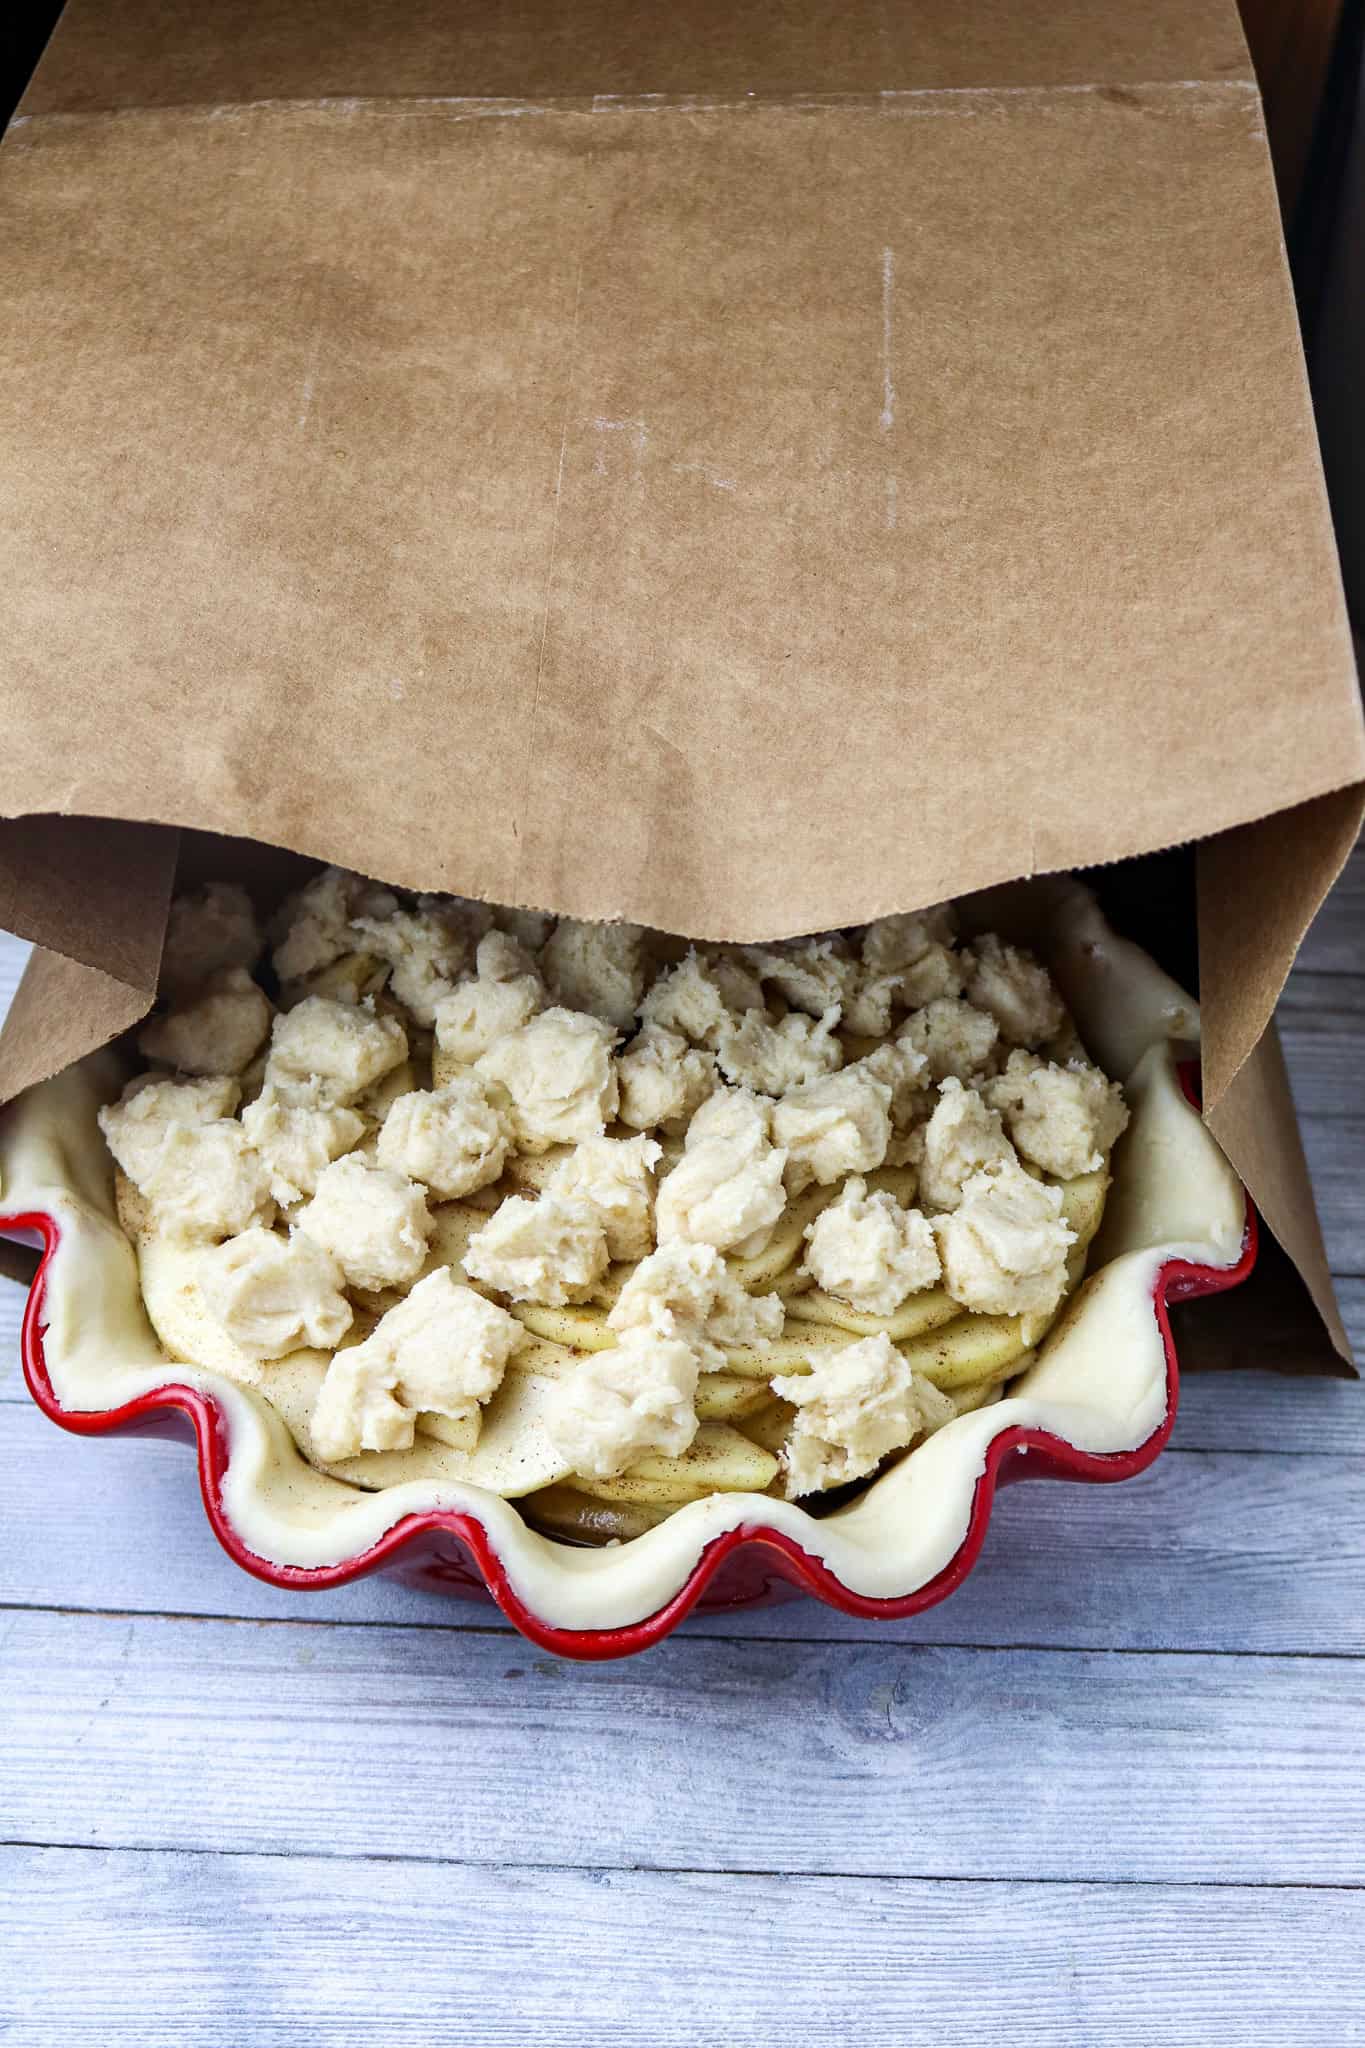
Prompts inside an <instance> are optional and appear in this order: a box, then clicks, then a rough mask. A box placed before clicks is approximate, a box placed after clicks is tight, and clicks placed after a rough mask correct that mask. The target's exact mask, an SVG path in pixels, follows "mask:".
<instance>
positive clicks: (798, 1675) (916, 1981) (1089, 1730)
mask: <svg viewBox="0 0 1365 2048" xmlns="http://www.w3.org/2000/svg"><path fill="white" fill-rule="evenodd" d="M0 948H4V949H5V950H3V951H0V963H3V964H2V965H0V974H3V975H4V976H5V977H6V979H7V980H8V981H9V982H12V980H13V978H14V973H15V972H16V971H17V966H18V962H19V959H20V955H21V949H20V948H19V947H18V946H17V945H16V944H14V942H12V941H0ZM1281 1023H1282V1028H1283V1030H1284V1034H1285V1040H1286V1045H1287V1049H1288V1053H1289V1057H1290V1062H1291V1066H1292V1071H1293V1076H1294V1083H1295V1087H1296V1090H1297V1093H1298V1098H1299V1102H1300V1106H1301V1109H1302V1112H1303V1121H1304V1130H1305V1134H1306V1137H1307V1141H1308V1148H1309V1152H1310V1156H1311V1159H1312V1164H1313V1168H1314V1172H1315V1176H1316V1182H1317V1188H1318V1194H1319V1199H1320V1202H1321V1206H1322V1209H1323V1214H1324V1220H1325V1225H1326V1231H1327V1239H1328V1244H1329V1248H1330V1251H1331V1255H1332V1261H1333V1265H1334V1267H1335V1269H1336V1271H1337V1272H1338V1274H1339V1275H1340V1288H1341V1293H1342V1297H1343V1301H1344V1304H1345V1309H1346V1313H1347V1317H1348V1320H1349V1321H1350V1322H1351V1324H1352V1326H1353V1330H1354V1334H1355V1339H1356V1342H1357V1344H1358V1345H1359V1346H1360V1347H1361V1348H1362V1350H1365V1082H1363V1081H1362V1075H1363V1074H1365V860H1363V859H1361V858H1359V857H1358V858H1357V860H1356V862H1355V863H1354V866H1353V868H1352V869H1351V871H1350V872H1349V873H1348V875H1347V877H1346V879H1345V881H1344V882H1343V884H1342V886H1341V887H1340V888H1339V889H1338V891H1337V892H1336V894H1335V896H1334V897H1333V899H1332V900H1331V902H1330V903H1329V904H1328V906H1327V908H1326V910H1325V911H1324V913H1323V916H1322V918H1321V919H1320V921H1319V923H1318V926H1317V927H1316V929H1315V931H1314V933H1313V935H1312V937H1311V938H1310V940H1309V943H1308V945H1307V947H1306V949H1305V951H1304V955H1303V959H1302V963H1301V965H1300V966H1299V968H1298V969H1297V970H1296V972H1295V974H1294V977H1293V980H1292V981H1291V983H1290V987H1289V990H1288V992H1287V995H1286V997H1285V1002H1284V1006H1283V1011H1282V1017H1281ZM19 1305H20V1304H19V1293H18V1289H17V1288H13V1287H0V1503H2V1504H3V1505H2V1507H0V1602H2V1603H3V1613H0V1643H3V1651H2V1652H0V1720H2V1721H3V1734H2V1736H0V1837H3V1840H4V1843H5V1846H4V1848H3V1849H2V1850H0V1857H2V1858H3V1877H0V1887H2V1888H3V1906H2V1908H0V2041H3V2042H5V2043H7V2044H8V2043H13V2044H15V2048H18V2044H20V2043H22V2044H24V2048H70V2044H72V2043H73V2042H75V2041H77V2040H82V2041H84V2040H91V2041H97V2042H99V2043H100V2044H101V2048H116V2044H121V2043H128V2044H133V2043H136V2044H137V2048H149V2044H152V2043H159V2042H163V2041H164V2042H171V2041H174V2042H175V2043H177V2044H178V2048H192V2044H199V2043H202V2044H206V2048H207V2044H213V2048H221V2044H223V2043H224V2042H232V2043H234V2044H237V2043H240V2044H243V2048H245V2044H257V2043H262V2044H276V2043H278V2044H281V2048H283V2044H285V2043H288V2044H290V2048H298V2044H308V2048H318V2044H327V2048H331V2044H340V2043H346V2044H351V2043H356V2044H359V2043H364V2044H366V2048H375V2044H378V2048H399V2044H405V2043H411V2044H414V2048H430V2044H434V2043H436V2042H438V2041H440V2042H446V2041H449V2042H451V2043H455V2044H458V2048H471V2044H475V2043H477V2044H484V2043H495V2042H497V2043H508V2044H516V2048H523V2044H527V2043H536V2044H544V2048H559V2044H579V2043H582V2044H597V2043H636V2042H640V2043H650V2044H658V2048H668V2044H673V2043H680V2044H682V2043H685V2044H687V2048H707V2044H712V2043H714V2044H724V2048H732V2044H750V2043H752V2044H768V2043H772V2042H776V2041H779V2040H788V2039H790V2040H793V2041H797V2042H800V2043H801V2044H802V2048H816V2044H822V2043H826V2042H830V2043H833V2042H840V2043H843V2042H846V2041H852V2042H857V2041H860V2040H866V2041H868V2042H887V2043H894V2044H901V2043H911V2042H913V2043H921V2042H922V2043H924V2044H927V2048H953V2044H957V2043H967V2042H971V2043H973V2044H983V2043H993V2042H999V2043H1011V2044H1013V2043H1017V2042H1019V2041H1021V2040H1024V2039H1028V2040H1034V2041H1038V2042H1041V2043H1045V2044H1048V2048H1059V2044H1064V2043H1065V2044H1070V2043H1092V2042H1103V2043H1105V2044H1106V2048H1120V2044H1128V2043H1132V2044H1135V2048H1156V2044H1159V2043H1170V2044H1172V2048H1189V2044H1194V2043H1199V2044H1204V2043H1214V2042H1217V2043H1222V2042H1227V2043H1229V2044H1233V2043H1235V2044H1237V2048H1257V2044H1265V2048H1295V2044H1305V2043H1310V2042H1311V2043H1314V2044H1316V2043H1327V2042H1331V2043H1333V2044H1334V2048H1345V2044H1348V2043H1352V2042H1360V2041H1365V1889H1362V1886H1365V1765H1363V1764H1362V1753H1363V1750H1365V1662H1362V1653H1363V1652H1365V1386H1362V1385H1359V1384H1343V1383H1341V1382H1332V1381H1317V1382H1304V1381H1302V1380H1297V1381H1293V1380H1281V1379H1277V1378H1275V1377H1274V1376H1272V1375H1270V1374H1265V1373H1251V1372H1248V1373H1240V1374H1235V1375H1229V1376H1227V1377H1223V1378H1219V1379H1217V1380H1210V1379H1203V1380H1196V1381H1195V1382H1193V1383H1192V1384H1188V1385H1187V1387H1186V1391H1185V1396H1184V1400H1183V1403H1182V1408H1181V1413H1180V1419H1179V1422H1178V1424H1177V1428H1176V1433H1175V1438H1174V1443H1173V1446H1172V1448H1171V1450H1170V1451H1169V1452H1168V1453H1167V1454H1166V1455H1165V1456H1164V1457H1163V1458H1162V1459H1161V1461H1160V1462H1159V1464H1158V1465H1157V1466H1156V1467H1155V1468H1154V1469H1153V1470H1152V1471H1151V1472H1150V1473H1148V1474H1147V1475H1146V1476H1145V1477H1143V1478H1141V1479H1138V1480H1136V1481H1133V1482H1131V1483H1129V1484H1127V1485H1124V1486H1122V1487H1116V1488H1113V1489H1109V1488H1104V1487H1068V1486H1026V1487H1018V1488H1014V1489H1012V1490H1011V1491H1009V1492H1008V1493H1006V1494H1004V1495H1003V1496H1002V1497H1001V1499H1000V1502H999V1504H998V1506H997V1508H996V1512H995V1517H994V1520H993V1523H992V1527H991V1532H990V1537H989V1541H988V1545H987V1550H986V1554H985V1557H984V1559H983V1561H982V1563H981V1565H980V1566H979V1568H978V1569H977V1571H976V1573H975V1575H974V1577H973V1578H972V1579H971V1580H970V1582H969V1583H968V1585H967V1586H966V1588H965V1589H964V1590H963V1591H962V1592H961V1593H959V1594H958V1595H957V1596H956V1597H955V1598H954V1599H952V1600H951V1601H949V1602H948V1603H947V1604H946V1605H944V1606H941V1607H939V1608H936V1609H935V1610H934V1611H933V1612H932V1613H930V1614H928V1615H927V1616H924V1617H922V1618H921V1619H919V1620H917V1621H914V1622H910V1623H907V1624H904V1625H901V1626H890V1627H889V1626H877V1625H875V1624H872V1623H862V1622H855V1621H849V1620H845V1619H843V1618H841V1617H839V1616H837V1615H834V1614H831V1613H830V1612H829V1611H828V1610H826V1609H825V1608H823V1607H820V1606H818V1605H816V1604H814V1603H813V1602H802V1603H800V1604H794V1605H790V1606H785V1607H778V1608H773V1609H771V1610H764V1611H759V1612H755V1613H752V1614H742V1615H725V1616H723V1617H721V1616H716V1617H710V1618H707V1617H702V1618H698V1619H694V1620H693V1621H691V1622H689V1623H688V1624H687V1625H686V1626H684V1627H683V1628H682V1629H681V1630H680V1631H679V1632H678V1634H677V1635H676V1636H675V1637H674V1638H672V1640H671V1641H669V1642H668V1643H667V1644H665V1645H664V1646H663V1647H661V1648H659V1649H656V1650H654V1651H652V1652H650V1653H649V1654H647V1655H646V1656H644V1657H640V1658H637V1659H634V1660H631V1661H629V1662H626V1663H623V1664H609V1665H605V1666H601V1667H598V1668H591V1667H580V1666H575V1665H571V1664H565V1663H559V1662H556V1661H555V1660H554V1659H552V1658H548V1657H544V1656H542V1655H541V1654H540V1653H539V1652H537V1651H535V1650H534V1649H532V1648H530V1647H529V1646H528V1645H527V1644H526V1643H525V1642H523V1641H522V1640H521V1639H520V1638H519V1637H517V1636H516V1635H514V1634H513V1633H512V1632H511V1631H510V1630H509V1629H508V1628H506V1627H505V1626H504V1625H503V1624H502V1622H501V1620H500V1619H499V1617H498V1616H497V1614H496V1612H495V1610H493V1609H492V1608H486V1607H479V1606H473V1605H465V1604H464V1603H462V1602H458V1601H452V1600H445V1599H442V1598H439V1597H437V1596H434V1595H422V1594H417V1593H413V1592H408V1591H403V1590H401V1589H397V1588H395V1587H394V1586H392V1585H391V1584H389V1583H387V1582H386V1581H382V1580H369V1581H367V1582H365V1583H363V1584H360V1585H356V1586H352V1587H349V1588H346V1589H343V1590H341V1591H338V1592H334V1593H328V1594H325V1595H318V1596H315V1597H311V1598H310V1597H307V1596H300V1597H290V1596H288V1595H286V1594H284V1593H282V1592H276V1591H273V1590H271V1589H269V1588H266V1587H263V1586H260V1585H258V1584H257V1583H256V1582H255V1581H254V1580H252V1579H250V1578H248V1577H247V1576H246V1575H245V1574H243V1573H241V1572H239V1571H238V1570H236V1568H235V1567H234V1566H233V1565H231V1564H230V1563H229V1562H228V1560H227V1559H226V1558H225V1557H224V1556H223V1555H222V1554H221V1553H220V1552H219V1550H218V1548H217V1546H216V1544H215V1543H214V1540H213V1538H212V1536H211V1535H210V1533H209V1530H208V1527H207V1524H206V1523H205V1521H204V1517H203V1513H202V1510H201V1508H200V1504H199V1499H198V1491H197V1488H196V1485H195V1481H194V1474H193V1470H192V1466H191V1460H190V1456H189V1454H188V1452H187V1451H185V1450H184V1449H182V1448H181V1447H179V1446H176V1445H170V1444H157V1443H150V1442H137V1441H124V1442H118V1441H94V1442H89V1443H86V1442H82V1441H80V1440H78V1439H76V1438H73V1437H70V1436H67V1435H65V1434H63V1433H62V1432H60V1431H58V1430H57V1429H55V1428H53V1427H52V1426H51V1424H49V1423H47V1422H46V1421H45V1420H44V1419H43V1417H42V1416H41V1415H40V1414H39V1413H38V1411H37V1410H36V1409H35V1408H34V1407H32V1406H31V1404H30V1403H29V1401H28V1398H27V1395H26V1394H25V1392H24V1388H23V1384H22V1381H21V1379H20V1375H19V1370H18V1364H17V1345H16V1331H17V1323H18V1313H19Z"/></svg>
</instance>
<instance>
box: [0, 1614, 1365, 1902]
mask: <svg viewBox="0 0 1365 2048" xmlns="http://www.w3.org/2000/svg"><path fill="white" fill-rule="evenodd" d="M3 1631H4V1632H3V1636H0V1642H2V1643H3V1655H4V1660H5V1666H6V1669H7V1672H8V1674H9V1687H8V1690H9V1694H10V1700H9V1706H8V1712H7V1719H8V1723H9V1727H8V1732H7V1736H6V1744H5V1773H6V1790H5V1827H6V1833H7V1835H8V1837H9V1838H10V1839H11V1840H13V1841H16V1842H30V1843H38V1844H51V1843H54V1842H55V1843H58V1844H66V1845H69V1846H77V1847H102V1848H118V1847H124V1848H174V1849H208V1848H216V1849H230V1850H250V1851H253V1852H261V1851H269V1852H272V1853H275V1854H279V1855H294V1854H305V1853H306V1854H325V1855H333V1856H402V1857H408V1858H414V1859H417V1860H422V1861H451V1862H458V1863H468V1864H478V1865H486V1866H490V1867H496V1866H498V1865H501V1864H507V1863H512V1864H526V1863H529V1864H533V1865H536V1866H537V1867H542V1868H544V1867H549V1866H559V1865H571V1866H583V1867H587V1868H593V1869H635V1868H638V1867H641V1866H644V1867H647V1868H653V1869H686V1870H697V1869H700V1870H714V1871H724V1870H740V1871H746V1870H747V1871H755V1872H768V1873H780V1872H786V1871H794V1872H804V1873H807V1874H823V1875H858V1876H887V1877H955V1878H983V1877H1033V1878H1049V1879H1050V1878H1058V1879H1061V1878H1066V1879H1072V1880H1085V1881H1092V1882H1098V1881H1111V1880H1120V1879H1122V1880H1126V1881H1134V1880H1141V1881H1149V1880H1153V1881H1161V1880H1165V1879H1170V1878H1172V1877H1178V1878H1179V1879H1180V1880H1181V1881H1182V1882H1186V1883H1228V1882H1233V1883H1241V1884H1268V1883H1278V1884H1326V1885H1354V1884H1357V1883H1358V1882H1359V1880H1360V1875H1361V1841H1362V1839H1365V1777H1363V1776H1362V1774H1361V1772H1360V1769H1359V1767H1358V1738H1359V1728H1360V1717H1361V1710H1362V1705H1363V1704H1365V1667H1362V1665H1361V1664H1360V1662H1358V1661H1356V1660H1352V1659H1348V1658H1337V1657H1319V1658H1293V1657H1271V1658H1262V1657H1207V1656H1201V1657H1187V1656H1150V1655H1139V1654H1134V1655H1114V1654H1113V1653H1112V1652H1105V1651H1101V1652H1095V1653H1085V1654H1077V1653H1072V1652H1040V1651H1030V1650H995V1649H992V1650H963V1649H938V1648H916V1647H911V1646H903V1645H896V1644H894V1643H878V1644H850V1643H843V1642H840V1643H832V1644H817V1645H811V1644H791V1643H774V1642H760V1641H738V1640H735V1639H729V1640H725V1641H710V1640H706V1639H702V1638H682V1639H677V1638H670V1639H669V1640H667V1641H666V1642H664V1643H662V1644H660V1645H659V1646H658V1647H657V1648H656V1649H655V1650H654V1651H653V1652H652V1653H651V1654H650V1655H648V1656H645V1657H636V1658H631V1659H627V1660H625V1661H624V1662H616V1663H609V1664H600V1665H580V1666H569V1665H566V1664H565V1663H563V1662H562V1661H561V1660H559V1659H556V1658H552V1657H547V1656H542V1655H540V1654H539V1653H537V1652H535V1651H533V1650H531V1649H529V1648H527V1647H526V1646H525V1645H523V1644H520V1643H512V1642H509V1641H508V1640H507V1639H506V1638H505V1637H503V1636H502V1635H500V1634H494V1635H480V1634H476V1633H472V1632H470V1633H466V1634H463V1635H461V1636H459V1637H458V1638H457V1637H453V1636H451V1635H448V1634H446V1633H445V1632H443V1631H439V1630H432V1629H423V1628H414V1629H407V1628H382V1629H375V1628H349V1627H345V1626H341V1625H335V1624H333V1625H327V1626H321V1627H318V1626H309V1625H307V1624H300V1623H284V1624H281V1623H274V1622H264V1623H260V1622H258V1623H247V1624H243V1623H240V1622H236V1623H231V1622H218V1621H188V1620H163V1619H151V1618H142V1617H132V1618H129V1619H125V1620H120V1621H119V1622H118V1623H117V1624H115V1625H113V1626H111V1625H110V1624H109V1622H108V1621H107V1620H105V1619H103V1618H101V1617H91V1616H84V1615H65V1614H41V1613H13V1612H11V1613H10V1614H8V1615H7V1616H5V1618H4V1625H3Z"/></svg>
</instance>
